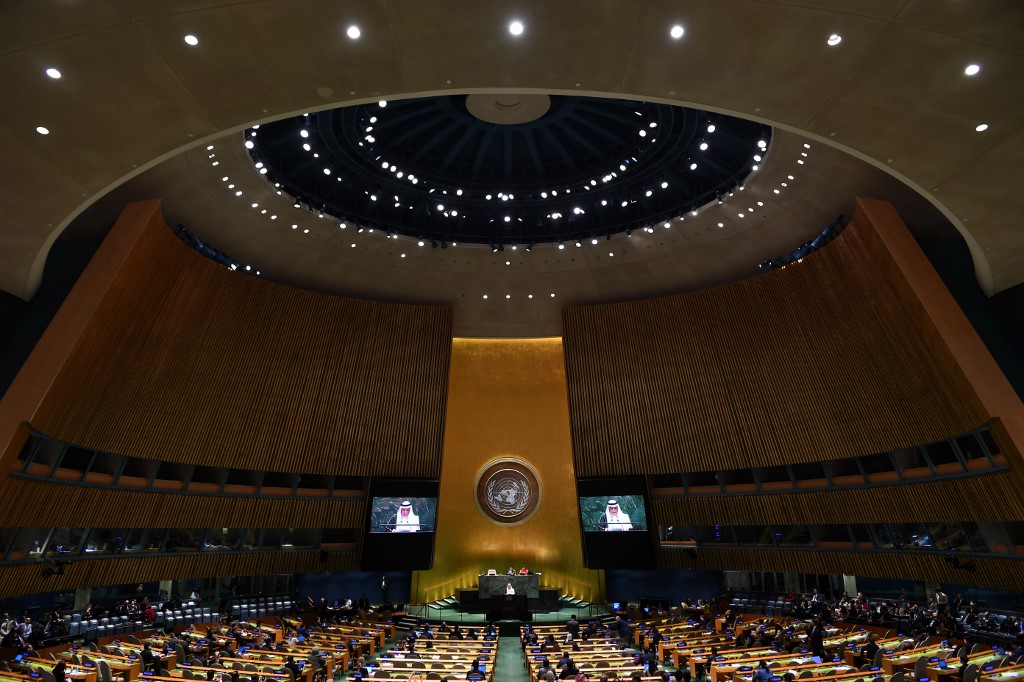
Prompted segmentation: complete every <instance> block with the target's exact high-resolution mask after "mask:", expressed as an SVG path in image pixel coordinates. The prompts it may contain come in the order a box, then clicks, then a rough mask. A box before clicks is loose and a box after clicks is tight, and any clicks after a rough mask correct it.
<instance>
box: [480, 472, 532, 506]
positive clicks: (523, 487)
mask: <svg viewBox="0 0 1024 682" xmlns="http://www.w3.org/2000/svg"><path fill="white" fill-rule="evenodd" d="M486 490H487V492H486V495H485V500H486V502H487V506H488V507H490V509H491V511H493V512H494V513H495V514H497V515H499V516H504V517H511V516H518V515H519V514H522V513H523V511H524V510H525V509H526V508H527V507H529V506H530V500H531V499H532V495H531V493H530V484H529V482H528V481H527V480H526V478H525V477H523V475H522V474H520V473H519V472H517V471H509V470H505V471H499V472H497V473H496V474H494V475H493V476H492V477H491V478H490V479H489V480H488V481H487V489H486Z"/></svg>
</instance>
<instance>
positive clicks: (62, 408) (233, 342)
mask: <svg viewBox="0 0 1024 682" xmlns="http://www.w3.org/2000/svg"><path fill="white" fill-rule="evenodd" d="M451 330H452V313H451V310H449V309H446V308H440V307H428V306H415V305H399V304H393V303H383V302H372V301H361V300H353V299H346V298H342V297H337V296H328V295H324V294H319V293H314V292H308V291H301V290H297V289H291V288H288V287H285V286H279V285H275V284H273V283H271V282H267V281H265V280H262V279H259V278H256V277H252V276H249V275H246V274H243V273H241V272H230V271H228V270H227V269H226V268H224V267H223V266H221V265H218V264H216V263H215V262H213V261H210V260H208V259H206V258H204V257H202V256H201V255H199V254H198V253H196V252H195V251H193V250H192V249H190V248H188V247H187V246H185V245H184V244H182V243H181V242H180V241H179V240H178V239H177V238H176V237H175V236H174V235H173V233H172V232H171V230H170V229H169V228H166V226H164V227H163V229H154V228H149V232H148V233H147V234H146V235H145V239H144V240H143V242H142V244H141V245H140V246H139V247H138V248H137V249H136V251H135V252H134V253H133V254H132V255H131V256H130V257H129V260H128V262H127V263H126V264H125V267H124V268H123V270H122V273H121V274H120V275H119V277H118V278H117V279H116V280H115V282H114V284H113V285H112V286H111V288H110V290H109V291H108V292H107V294H106V297H105V299H104V301H103V303H102V305H101V306H100V309H99V311H98V312H97V315H96V316H95V317H94V319H93V321H92V323H91V324H90V326H89V327H88V328H87V330H86V331H85V333H84V334H83V335H82V337H81V339H80V340H79V342H78V344H77V347H76V348H75V350H74V352H73V355H72V357H71V358H70V360H69V362H68V363H67V364H66V366H65V368H64V369H63V371H62V372H61V373H60V375H59V376H58V378H57V380H56V381H55V382H54V385H53V386H52V388H51V390H50V391H49V393H48V395H47V398H46V399H45V401H44V402H43V404H42V406H41V408H40V409H39V410H38V412H37V413H36V415H35V417H34V419H33V425H34V426H35V427H36V428H38V429H39V430H40V431H42V432H44V433H47V434H50V435H52V436H53V437H56V438H59V439H62V440H65V441H68V442H72V443H76V444H79V445H83V446H86V447H90V448H95V449H100V450H105V451H109V452H116V453H123V454H131V455H138V456H143V457H153V458H161V459H166V460H172V461H177V462H184V463H191V464H205V465H213V466H235V467H240V468H247V469H269V470H277V471H298V472H306V473H322V474H343V475H353V476H367V475H376V476H406V477H426V478H433V477H437V476H438V475H439V473H440V464H441V444H442V438H443V428H444V412H445V395H446V388H447V377H448V364H449V361H450V356H451V338H452V337H451Z"/></svg>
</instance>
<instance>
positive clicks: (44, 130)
mask: <svg viewBox="0 0 1024 682" xmlns="http://www.w3.org/2000/svg"><path fill="white" fill-rule="evenodd" d="M36 132H37V133H39V134H40V135H49V134H50V129H49V128H46V127H44V126H38V127H36Z"/></svg>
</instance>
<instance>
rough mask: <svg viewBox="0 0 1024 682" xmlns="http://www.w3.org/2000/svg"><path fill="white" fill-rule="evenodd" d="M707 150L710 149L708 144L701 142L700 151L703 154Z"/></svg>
mask: <svg viewBox="0 0 1024 682" xmlns="http://www.w3.org/2000/svg"><path fill="white" fill-rule="evenodd" d="M707 149H708V143H707V142H701V143H700V150H701V151H702V152H704V151H707Z"/></svg>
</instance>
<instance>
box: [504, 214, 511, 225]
mask: <svg viewBox="0 0 1024 682" xmlns="http://www.w3.org/2000/svg"><path fill="white" fill-rule="evenodd" d="M505 222H506V223H510V222H512V216H510V215H507V216H505Z"/></svg>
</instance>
